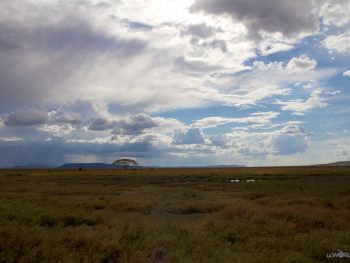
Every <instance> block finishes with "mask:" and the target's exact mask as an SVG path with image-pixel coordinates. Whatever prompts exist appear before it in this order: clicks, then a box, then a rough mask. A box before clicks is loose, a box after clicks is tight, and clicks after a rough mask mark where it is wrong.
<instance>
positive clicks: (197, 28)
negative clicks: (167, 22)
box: [181, 23, 216, 38]
mask: <svg viewBox="0 0 350 263" xmlns="http://www.w3.org/2000/svg"><path fill="white" fill-rule="evenodd" d="M215 31H216V30H215V29H214V28H212V27H210V26H208V25H207V24H205V23H201V24H191V25H188V26H187V28H186V29H184V30H182V31H181V32H182V34H183V35H191V36H194V37H198V38H209V37H212V36H213V35H214V34H215Z"/></svg>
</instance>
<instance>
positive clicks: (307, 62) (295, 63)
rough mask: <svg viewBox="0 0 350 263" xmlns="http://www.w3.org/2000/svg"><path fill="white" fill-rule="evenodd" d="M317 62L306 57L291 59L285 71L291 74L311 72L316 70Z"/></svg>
mask: <svg viewBox="0 0 350 263" xmlns="http://www.w3.org/2000/svg"><path fill="white" fill-rule="evenodd" d="M316 66H317V61H316V60H314V59H310V58H309V57H308V56H306V55H302V56H300V57H294V58H292V59H291V60H290V61H289V62H288V64H287V70H290V71H292V72H305V71H312V70H314V69H315V68H316Z"/></svg>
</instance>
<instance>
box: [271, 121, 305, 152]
mask: <svg viewBox="0 0 350 263" xmlns="http://www.w3.org/2000/svg"><path fill="white" fill-rule="evenodd" d="M271 142H272V146H273V150H274V151H275V152H276V154H279V155H289V154H295V153H303V152H305V151H306V150H307V148H308V140H307V135H306V133H305V131H304V129H303V128H302V127H300V126H295V125H289V126H286V127H284V128H282V129H281V130H280V131H278V132H277V133H276V134H275V135H273V136H272V140H271Z"/></svg>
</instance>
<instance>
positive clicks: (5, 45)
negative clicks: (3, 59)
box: [0, 39, 21, 52]
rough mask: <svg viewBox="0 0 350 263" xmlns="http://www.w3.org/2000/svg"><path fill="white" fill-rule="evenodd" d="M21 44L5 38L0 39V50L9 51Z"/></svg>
mask: <svg viewBox="0 0 350 263" xmlns="http://www.w3.org/2000/svg"><path fill="white" fill-rule="evenodd" d="M20 47H21V46H20V45H18V44H15V43H11V42H8V41H6V40H3V39H0V52H2V51H11V50H14V49H17V48H20Z"/></svg>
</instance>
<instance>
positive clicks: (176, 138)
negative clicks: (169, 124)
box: [173, 128, 204, 145]
mask: <svg viewBox="0 0 350 263" xmlns="http://www.w3.org/2000/svg"><path fill="white" fill-rule="evenodd" d="M203 143H204V134H203V132H202V130H201V129H200V128H183V129H177V130H175V131H174V134H173V144H176V145H182V144H203Z"/></svg>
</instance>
